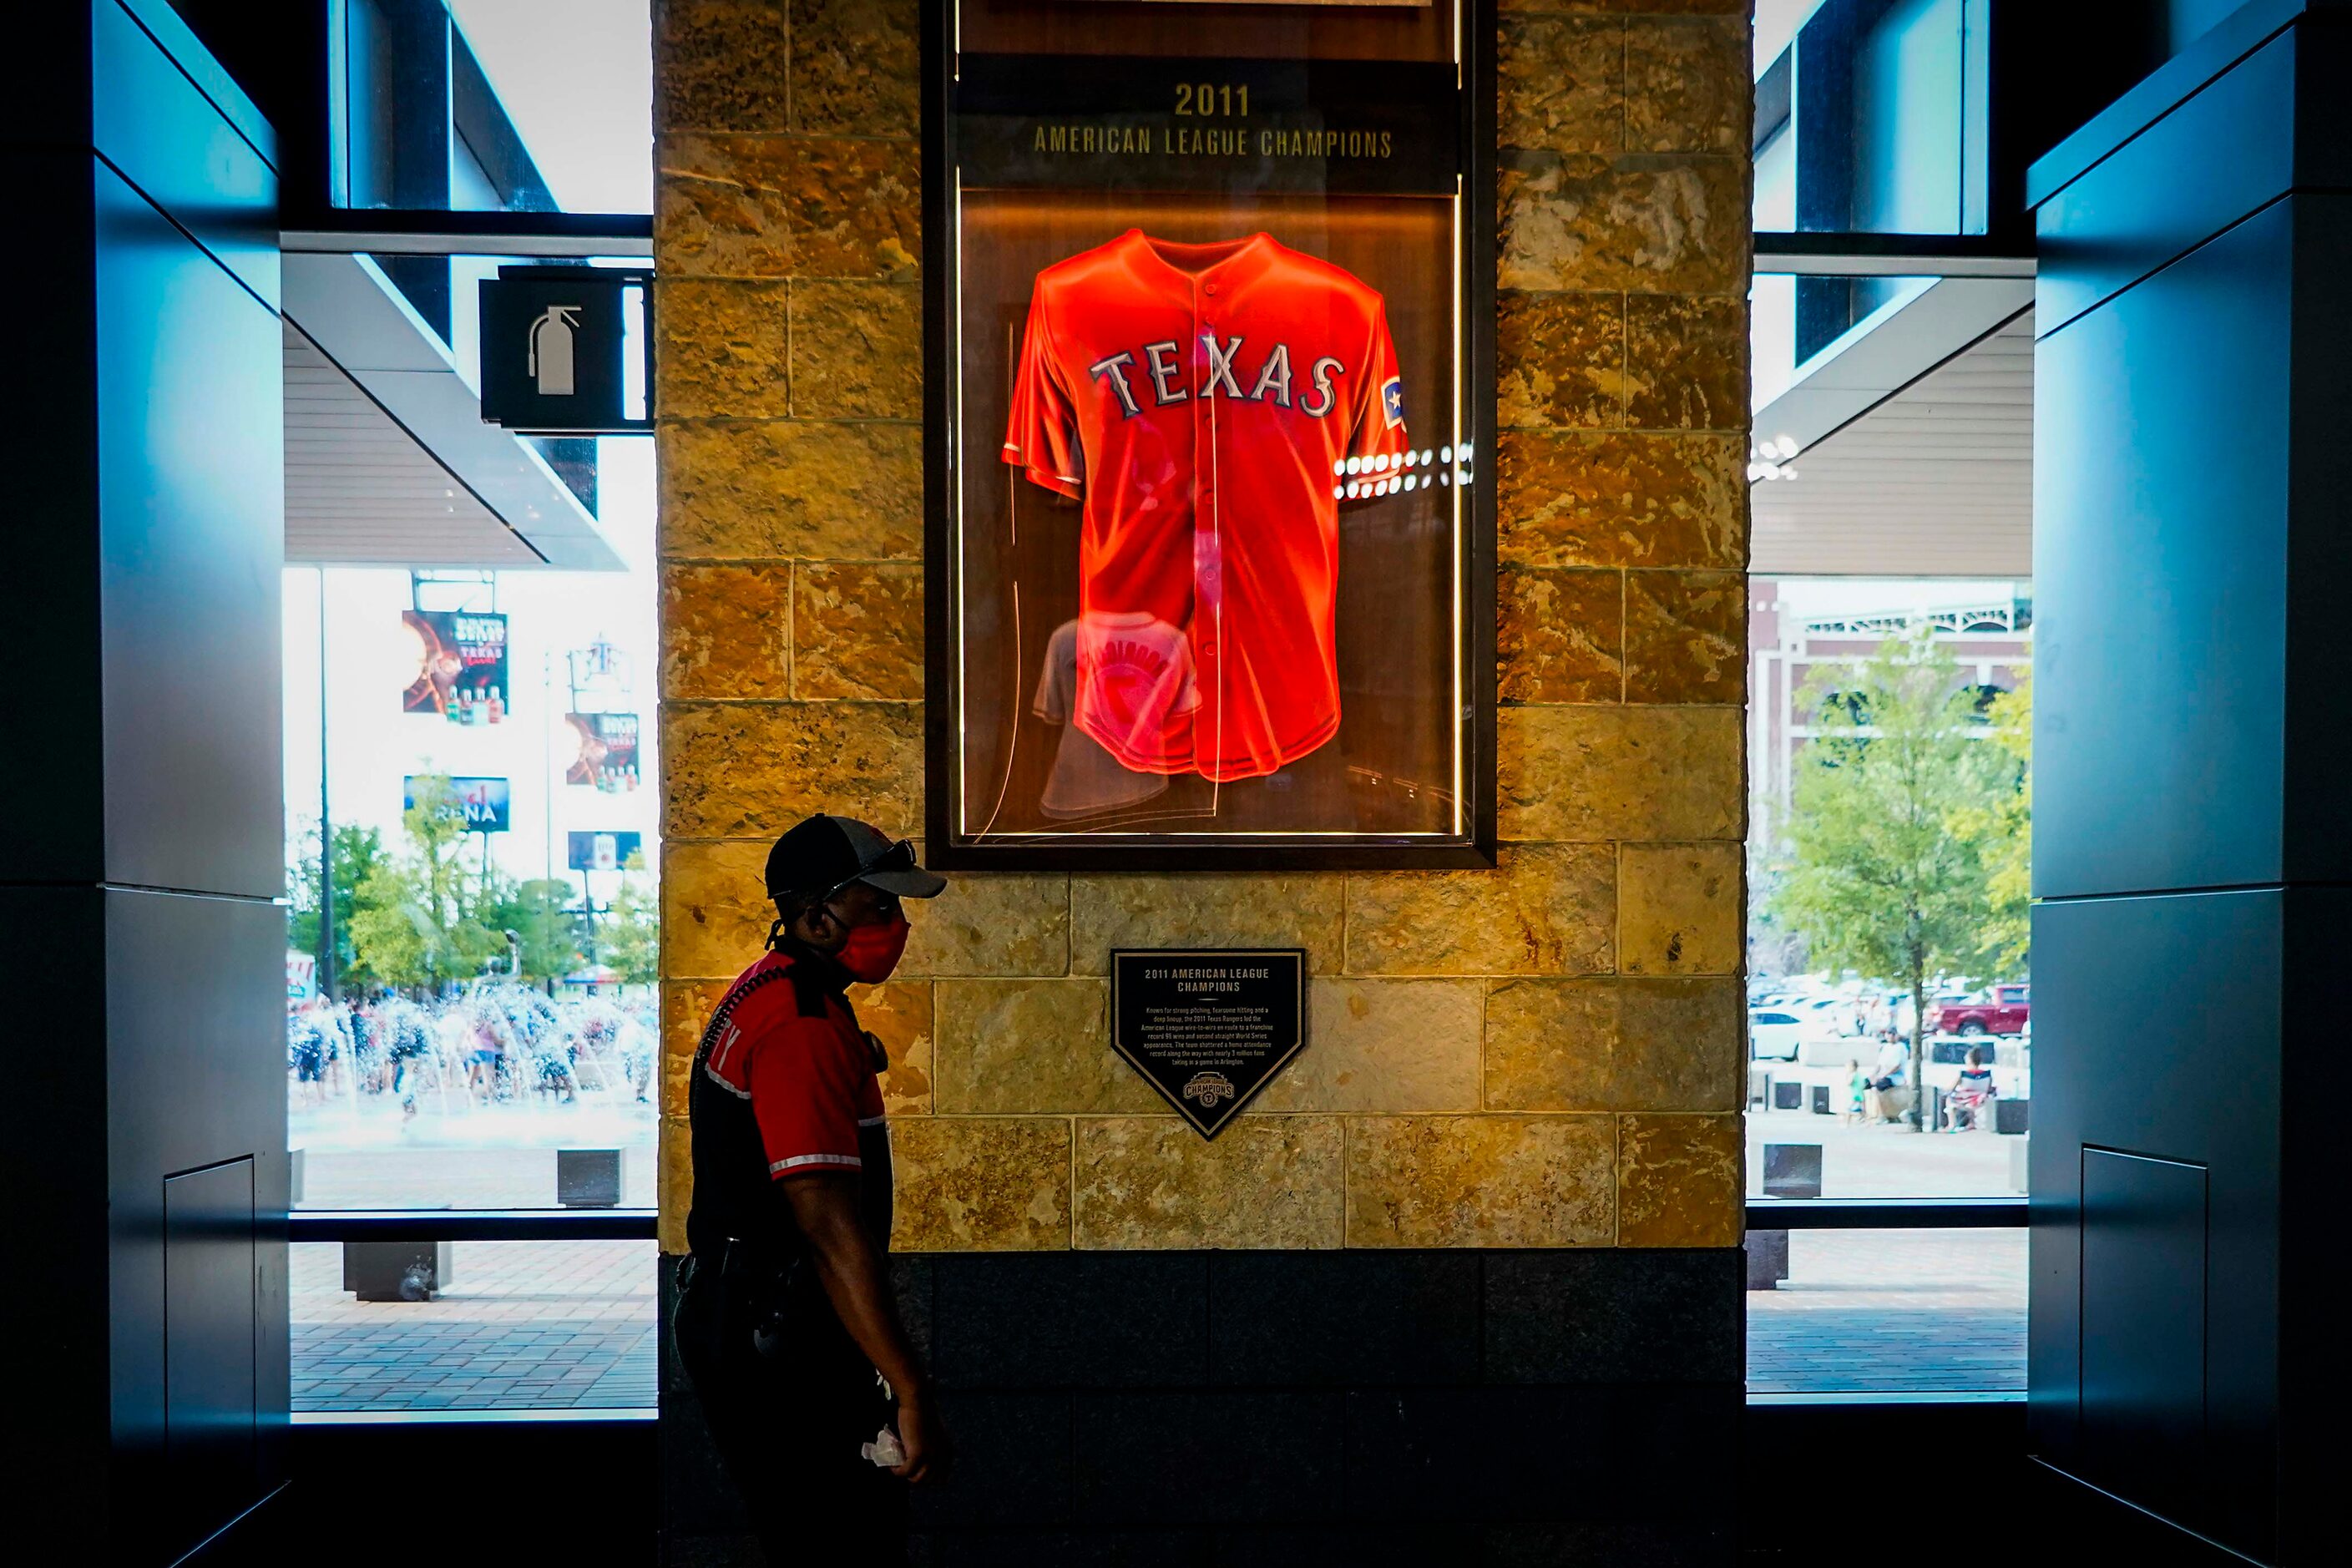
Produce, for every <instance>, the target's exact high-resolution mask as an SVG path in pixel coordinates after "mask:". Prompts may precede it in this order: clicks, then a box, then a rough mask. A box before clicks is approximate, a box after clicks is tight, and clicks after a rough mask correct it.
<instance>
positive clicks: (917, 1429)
mask: <svg viewBox="0 0 2352 1568" xmlns="http://www.w3.org/2000/svg"><path fill="white" fill-rule="evenodd" d="M783 1187H784V1195H785V1198H786V1199H787V1200H788V1201H789V1202H790V1203H791V1205H792V1210H793V1223H794V1224H796V1225H798V1226H800V1230H801V1234H802V1235H803V1237H807V1239H808V1244H809V1252H810V1255H811V1256H812V1258H814V1260H815V1263H816V1271H817V1279H819V1280H820V1281H822V1282H823V1283H824V1293H825V1298H826V1300H830V1301H831V1302H832V1303H833V1310H834V1311H835V1314H836V1315H837V1316H838V1317H839V1318H840V1319H841V1322H842V1326H843V1327H844V1328H845V1329H847V1330H848V1331H849V1337H850V1338H851V1339H852V1340H854V1341H856V1344H857V1348H858V1349H859V1350H861V1351H863V1352H865V1353H866V1360H867V1361H870V1362H872V1363H874V1367H875V1370H876V1371H877V1372H879V1373H881V1374H882V1375H883V1376H884V1377H886V1378H887V1379H889V1381H890V1388H891V1392H893V1393H894V1394H897V1395H898V1439H899V1442H900V1443H901V1444H902V1445H903V1446H904V1447H905V1448H906V1450H907V1458H906V1462H905V1463H904V1464H902V1465H899V1466H897V1467H896V1468H894V1470H893V1473H894V1474H896V1475H899V1476H903V1477H905V1478H906V1479H908V1480H910V1481H919V1480H921V1479H924V1478H925V1477H926V1476H928V1475H931V1474H934V1473H937V1472H939V1471H940V1470H942V1469H944V1468H946V1465H947V1460H948V1457H949V1446H948V1436H947V1430H946V1428H945V1427H943V1426H940V1419H939V1415H938V1414H937V1413H936V1411H935V1410H934V1409H933V1406H932V1401H931V1386H930V1380H929V1377H928V1376H926V1375H925V1373H924V1372H923V1367H922V1363H920V1362H919V1361H918V1360H917V1359H916V1357H915V1352H914V1351H913V1349H912V1347H910V1346H909V1345H908V1343H907V1331H906V1330H905V1329H904V1328H903V1327H902V1326H901V1325H900V1324H899V1321H898V1302H897V1301H896V1300H893V1299H892V1297H891V1295H890V1280H889V1276H888V1274H887V1271H886V1270H885V1269H884V1268H883V1264H882V1253H881V1250H880V1249H879V1248H878V1247H876V1246H875V1245H874V1238H873V1237H871V1236H869V1235H867V1234H866V1226H865V1223H864V1220H863V1218H862V1217H861V1216H860V1215H859V1213H858V1203H857V1178H856V1177H855V1176H852V1175H849V1174H846V1173H844V1174H840V1175H835V1174H832V1173H811V1174H807V1175H797V1176H792V1177H788V1178H787V1179H786V1180H785V1181H784V1184H783Z"/></svg>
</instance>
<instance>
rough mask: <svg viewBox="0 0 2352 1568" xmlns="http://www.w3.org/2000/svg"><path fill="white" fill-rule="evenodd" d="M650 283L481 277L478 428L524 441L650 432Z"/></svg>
mask: <svg viewBox="0 0 2352 1568" xmlns="http://www.w3.org/2000/svg"><path fill="white" fill-rule="evenodd" d="M652 283H653V273H652V272H651V271H650V270H648V269H646V268H625V267H501V268H499V275H498V276H497V277H496V278H486V279H482V282H481V343H482V365H481V386H482V422H483V423H484V424H486V425H499V426H505V427H506V428H507V429H509V430H512V431H514V432H515V433H516V434H518V435H526V436H626V435H632V434H635V433H637V432H640V431H646V430H650V429H652V428H653V418H652V414H653V331H652V319H651V311H652V310H653V289H652Z"/></svg>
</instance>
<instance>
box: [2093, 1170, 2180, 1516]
mask: <svg viewBox="0 0 2352 1568" xmlns="http://www.w3.org/2000/svg"><path fill="white" fill-rule="evenodd" d="M2082 1159H2083V1263H2082V1289H2083V1373H2082V1388H2083V1434H2082V1468H2083V1473H2084V1476H2085V1478H2086V1479H2090V1480H2092V1481H2094V1482H2095V1483H2097V1484H2098V1485H2100V1486H2103V1487H2105V1488H2106V1489H2110V1490H2112V1491H2115V1492H2116V1493H2118V1494H2120V1495H2122V1496H2125V1497H2131V1498H2141V1499H2149V1500H2160V1501H2158V1503H2157V1504H2156V1506H2157V1507H2158V1509H2159V1510H2160V1511H2162V1512H2164V1513H2166V1514H2168V1515H2169V1516H2170V1517H2172V1518H2174V1519H2177V1520H2179V1521H2182V1522H2184V1523H2187V1524H2189V1525H2191V1526H2194V1525H2197V1524H2200V1523H2202V1522H2203V1520H2204V1516H2205V1513H2206V1502H2205V1499H2204V1495H2203V1494H2204V1489H2205V1482H2206V1480H2207V1479H2208V1478H2209V1477H2210V1475H2211V1474H2212V1467H2211V1466H2210V1463H2208V1455H2207V1453H2206V1435H2205V1167H2204V1166H2202V1165H2200V1164H2195V1163H2189V1162H2185V1161H2177V1160H2159V1159H2155V1158H2152V1157H2149V1156H2147V1155H2142V1154H2131V1153H2126V1152H2121V1151H2118V1150H2113V1149H2084V1151H2083V1152H2082Z"/></svg>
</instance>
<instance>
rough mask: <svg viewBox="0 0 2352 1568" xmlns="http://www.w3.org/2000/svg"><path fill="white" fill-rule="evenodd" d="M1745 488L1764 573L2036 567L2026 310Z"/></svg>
mask: <svg viewBox="0 0 2352 1568" xmlns="http://www.w3.org/2000/svg"><path fill="white" fill-rule="evenodd" d="M1793 466H1794V468H1796V470H1797V478H1796V479H1782V480H1759V481H1758V482H1757V483H1755V484H1752V485H1750V486H1749V487H1748V498H1749V500H1750V502H1751V504H1752V507H1753V516H1754V534H1753V541H1754V549H1753V563H1752V565H1751V568H1750V569H1751V570H1752V571H1754V572H1755V573H1757V574H1759V575H1765V576H1800V575H1815V574H1824V575H1847V576H1873V577H1934V576H1962V577H2014V578H2024V577H2029V576H2031V575H2032V571H2033V314H2032V311H2031V310H2028V311H2026V312H2025V313H2024V314H2023V315H2021V316H2019V317H2017V318H2016V319H2015V320H2013V321H2010V322H2009V323H2008V324H2007V325H2005V326H2003V327H2001V328H2000V329H1999V330H1997V331H1994V332H1993V334H1992V335H1991V336H1990V337H1987V338H1985V339H1983V340H1981V341H1979V342H1977V343H1976V344H1975V345H1974V346H1973V347H1971V348H1969V349H1967V350H1964V351H1963V352H1962V353H1959V354H1958V355H1956V356H1954V357H1953V358H1951V359H1949V360H1948V361H1946V362H1945V363H1943V364H1942V365H1941V366H1939V367H1938V368H1937V369H1935V370H1931V371H1929V372H1927V374H1925V375H1922V376H1920V377H1919V378H1918V379H1917V380H1916V381H1914V382H1912V383H1911V384H1909V385H1907V386H1906V387H1904V388H1903V389H1902V390H1901V391H1899V392H1896V393H1895V394H1894V395H1892V396H1890V397H1888V398H1887V399H1886V400H1885V401H1884V402H1882V403H1880V404H1879V405H1877V406H1876V407H1874V408H1873V409H1871V410H1870V411H1869V412H1868V413H1866V414H1864V415H1863V416H1861V417H1859V418H1857V419H1855V420H1853V422H1852V423H1850V424H1848V425H1846V426H1844V427H1843V429H1841V430H1838V431H1837V432H1836V433H1834V434H1832V435H1830V436H1828V437H1823V438H1822V439H1821V440H1820V441H1819V442H1817V443H1816V444H1815V445H1813V446H1811V447H1806V448H1805V449H1804V450H1803V451H1802V452H1801V453H1800V454H1799V455H1798V457H1797V458H1796V460H1795V463H1794V465H1793Z"/></svg>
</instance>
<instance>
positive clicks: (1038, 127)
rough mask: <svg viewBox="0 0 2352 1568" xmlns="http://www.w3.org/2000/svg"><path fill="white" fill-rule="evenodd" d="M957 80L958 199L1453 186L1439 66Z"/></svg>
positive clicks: (1226, 66) (1184, 64)
mask: <svg viewBox="0 0 2352 1568" xmlns="http://www.w3.org/2000/svg"><path fill="white" fill-rule="evenodd" d="M959 72H960V74H959V76H958V79H957V82H956V86H955V95H956V97H955V109H956V114H957V117H958V126H957V130H956V158H957V163H958V165H959V168H958V175H959V178H960V180H961V184H963V185H964V186H965V187H966V188H967V189H984V188H988V187H992V186H994V187H1023V186H1043V187H1048V188H1054V189H1068V188H1072V187H1093V188H1098V189H1106V190H1168V191H1222V192H1227V193H1237V192H1248V191H1307V192H1322V191H1331V192H1346V193H1355V194H1373V193H1376V194H1380V195H1443V196H1450V195H1454V193H1455V188H1456V186H1455V181H1456V176H1457V175H1459V174H1460V173H1461V172H1462V148H1461V142H1462V100H1461V94H1460V91H1459V89H1458V87H1457V84H1456V81H1455V73H1454V68H1453V67H1452V66H1449V65H1433V64H1426V63H1415V62H1405V61H1396V60H1225V59H1217V60H1210V59H1156V58H1145V57H1140V56H1116V55H1114V56H1105V57H1101V58H1090V59H1088V60H1087V62H1086V66H1085V68H1084V69H1073V68H1071V65H1070V60H1069V58H1068V57H1066V56H1051V55H1047V56H1039V55H982V54H968V55H964V56H962V57H961V59H960V61H959Z"/></svg>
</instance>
